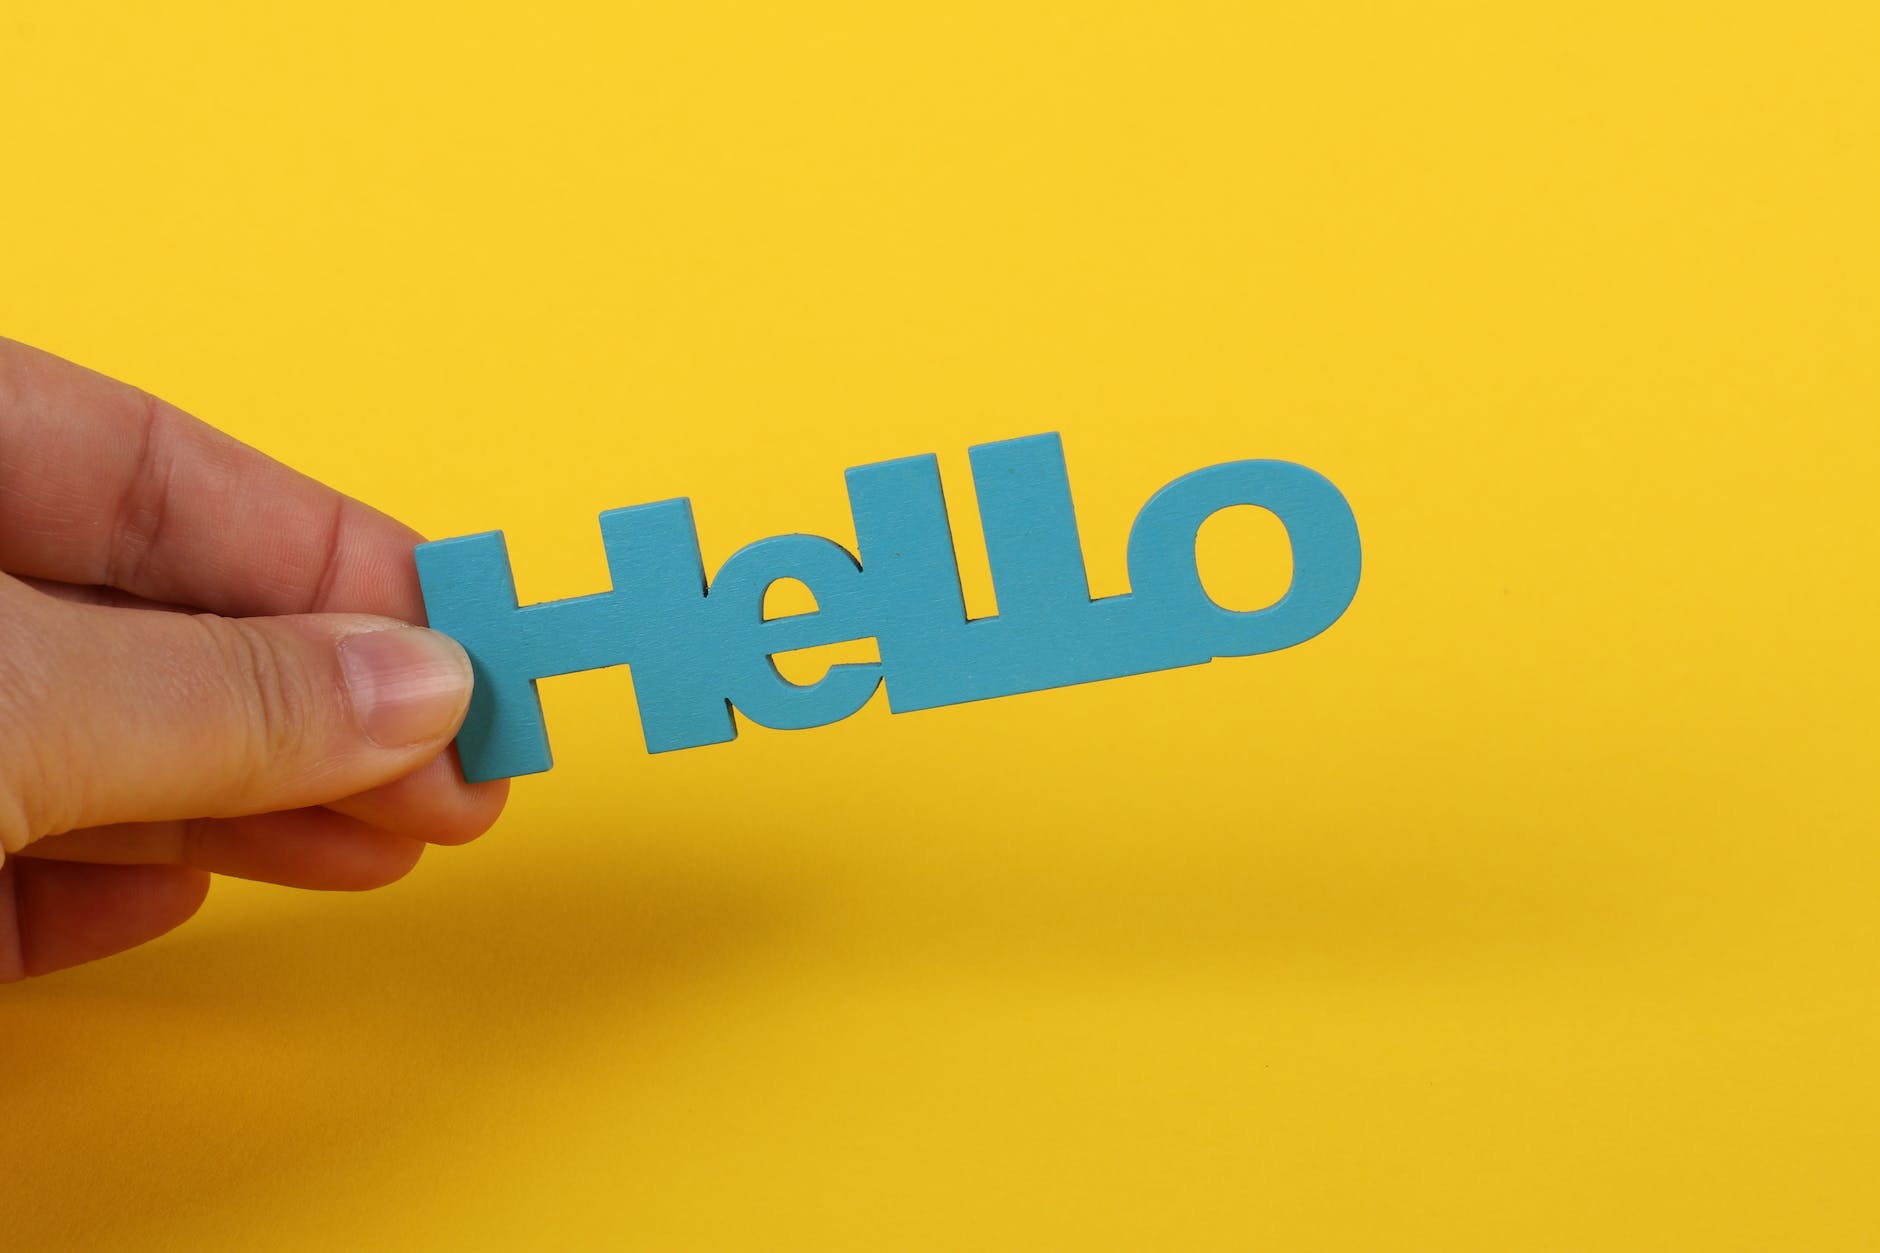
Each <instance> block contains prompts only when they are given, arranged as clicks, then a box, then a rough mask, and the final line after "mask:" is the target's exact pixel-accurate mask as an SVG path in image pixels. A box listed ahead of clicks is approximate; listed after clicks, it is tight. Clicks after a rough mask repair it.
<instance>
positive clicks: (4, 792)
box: [0, 596, 76, 854]
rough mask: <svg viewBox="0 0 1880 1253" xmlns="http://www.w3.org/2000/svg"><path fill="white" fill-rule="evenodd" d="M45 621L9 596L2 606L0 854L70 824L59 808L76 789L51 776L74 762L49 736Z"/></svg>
mask: <svg viewBox="0 0 1880 1253" xmlns="http://www.w3.org/2000/svg"><path fill="white" fill-rule="evenodd" d="M47 638H48V635H47V631H46V624H45V623H44V622H42V621H40V620H39V619H38V617H37V616H36V615H35V614H34V613H33V612H32V607H31V606H30V605H28V604H27V603H25V602H23V601H21V600H19V599H18V598H15V597H12V596H8V597H6V598H5V605H4V608H3V609H0V854H6V853H16V852H18V851H19V850H20V849H21V848H23V847H24V846H25V845H26V844H28V843H30V842H31V841H33V840H35V839H37V838H39V837H40V836H42V835H47V834H51V833H53V832H55V831H60V830H64V829H65V828H66V827H68V826H70V825H72V824H71V823H70V822H68V821H66V819H65V817H64V815H62V814H61V813H60V812H58V809H59V806H60V803H61V801H63V800H69V799H70V798H71V797H72V796H73V795H75V791H76V789H75V788H73V787H72V786H70V784H71V782H72V781H71V780H68V779H63V778H58V777H54V774H53V767H54V765H55V763H58V762H61V761H66V762H69V761H71V760H72V758H73V755H72V754H70V753H64V752H61V751H60V746H59V745H57V744H54V743H49V740H51V739H53V738H55V737H56V736H58V735H59V734H60V728H61V726H62V724H61V721H60V720H59V719H57V718H54V717H51V716H49V715H50V714H52V713H53V712H54V711H55V709H56V707H57V699H58V698H57V693H56V690H55V689H56V684H55V683H54V682H53V671H54V667H53V666H52V665H51V664H49V663H48V658H47V657H46V656H45V651H46V650H45V648H44V641H45V640H46V639H47Z"/></svg>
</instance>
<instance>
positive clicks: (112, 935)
mask: <svg viewBox="0 0 1880 1253" xmlns="http://www.w3.org/2000/svg"><path fill="white" fill-rule="evenodd" d="M208 891H209V876H208V875H207V874H205V873H204V872H203V871H200V870H195V869H192V868H190V867H187V866H85V865H78V864H74V863H66V862H56V861H31V860H28V859H25V858H13V859H9V860H8V861H7V862H6V863H5V864H4V865H0V983H5V982H9V981H11V980H14V979H23V978H26V977H27V976H29V975H43V974H45V973H46V972H47V971H51V970H59V969H62V968H64V967H66V966H76V965H78V964H79V963H80V962H88V961H95V960H96V959H98V958H100V957H109V956H110V955H111V954H113V953H121V952H123V951H124V950H125V949H127V948H134V947H136V946H137V945H139V944H142V943H144V942H145V941H146V940H154V939H156V938H157V937H158V936H160V935H162V934H163V933H164V932H166V931H169V930H170V929H171V928H173V927H175V926H177V925H179V924H181V923H183V922H185V921H187V920H188V919H189V916H190V915H191V914H194V913H195V912H196V910H197V908H198V907H199V906H200V905H201V904H202V899H203V897H204V895H206V894H207V893H208Z"/></svg>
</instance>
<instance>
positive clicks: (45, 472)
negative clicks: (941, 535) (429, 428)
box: [0, 339, 423, 622]
mask: <svg viewBox="0 0 1880 1253" xmlns="http://www.w3.org/2000/svg"><path fill="white" fill-rule="evenodd" d="M0 430H4V432H5V439H4V440H0V569H4V570H7V571H10V572H12V573H15V574H27V575H33V576H35V577H38V578H46V579H57V580H61V581H63V582H67V583H80V584H97V585H102V586H110V587H117V588H121V589H123V590H124V591H127V592H131V593H133V594H135V595H138V596H142V597H145V598H147V599H150V600H157V601H166V602H174V603H180V604H186V605H199V606H201V607H202V608H204V609H208V610H212V611H214V612H216V613H224V614H242V615H246V614H291V613H317V612H324V611H327V610H332V609H341V608H343V609H345V610H346V611H348V612H357V613H371V614H382V615H385V616H388V617H394V618H404V619H406V620H407V621H414V622H415V621H422V620H423V617H422V615H423V604H422V600H421V598H420V596H419V592H418V582H417V574H416V570H415V567H414V565H413V563H412V556H411V550H412V546H413V545H414V544H416V543H417V542H418V540H419V539H420V537H419V535H418V534H417V532H415V531H412V530H411V529H410V528H408V527H406V526H404V525H402V524H401V523H399V522H396V521H394V520H393V519H391V518H388V517H386V516H385V515H384V514H382V513H379V512H377V511H376V510H373V509H370V508H367V507H366V506H365V505H362V504H360V503H359V502H357V501H355V500H352V499H350V498H348V497H346V496H342V495H341V494H340V493H338V492H336V491H334V490H333V489H332V488H330V487H326V486H324V485H323V484H320V483H317V482H315V481H314V480H312V479H310V478H307V477H306V476H305V475H302V474H299V473H296V472H295V471H293V470H290V469H288V468H287V467H286V466H283V465H281V464H280V463H279V462H276V461H274V460H272V459H271V458H269V457H266V456H264V455H262V454H261V453H259V452H257V451H255V450H254V449H252V448H249V447H247V446H246V445H244V444H242V443H240V442H238V441H237V440H234V439H232V438H230V437H229V436H227V435H224V434H222V433H221V432H219V431H216V430H214V429H213V428H211V427H209V426H207V425H205V424H203V423H201V422H198V421H197V420H196V419H194V418H192V417H190V416H189V415H188V414H186V413H184V412H182V411H181V410H180V409H177V408H175V407H174V406H172V405H169V404H166V403H164V402H163V401H160V400H157V399H155V398H153V397H151V396H149V395H147V394H145V393H143V392H141V391H139V390H137V389H136V388H134V387H131V386H128V385H127V384H124V383H118V382H115V381H113V380H111V379H108V378H105V377H104V376H103V375H100V374H95V373H93V372H92V371H90V370H86V369H83V368H81V367H79V366H76V365H73V364H72V363H71V362H68V361H63V360H61V359H59V358H58V357H55V356H52V355H51V354H50V353H44V352H40V351H39V350H37V349H33V348H28V347H27V346H26V345H24V344H19V343H15V342H13V341H12V340H7V339H0Z"/></svg>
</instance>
